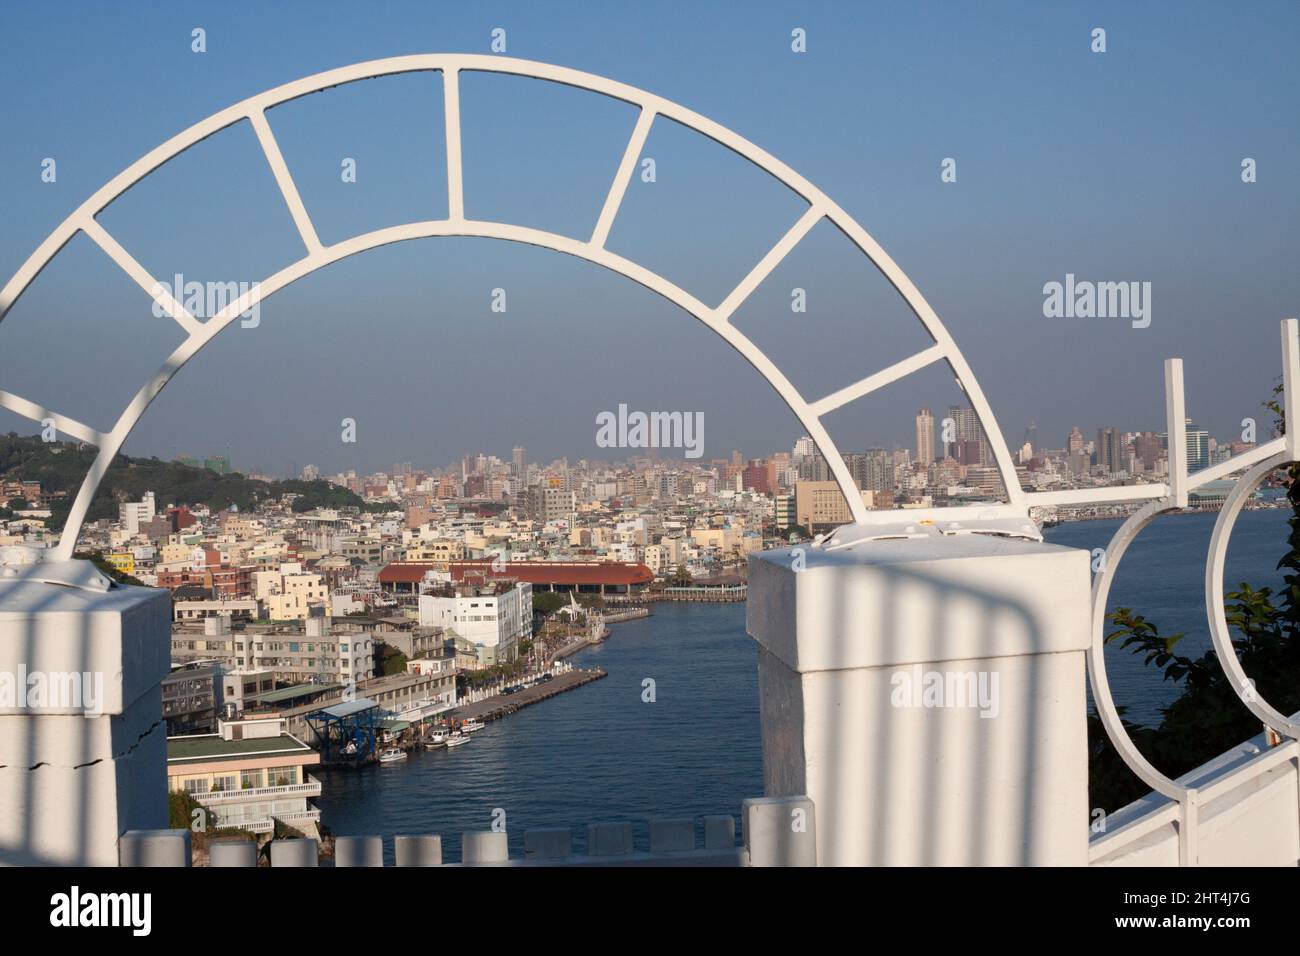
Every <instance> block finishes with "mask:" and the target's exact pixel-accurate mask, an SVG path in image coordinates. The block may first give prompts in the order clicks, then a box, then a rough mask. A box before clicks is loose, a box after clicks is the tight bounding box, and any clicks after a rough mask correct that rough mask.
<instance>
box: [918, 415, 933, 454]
mask: <svg viewBox="0 0 1300 956" xmlns="http://www.w3.org/2000/svg"><path fill="white" fill-rule="evenodd" d="M916 460H917V463H918V464H921V465H929V464H932V463H933V462H934V416H933V415H931V414H930V409H928V408H925V407H922V408H921V410H920V411H919V412H917V413H916Z"/></svg>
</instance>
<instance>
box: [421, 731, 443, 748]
mask: <svg viewBox="0 0 1300 956" xmlns="http://www.w3.org/2000/svg"><path fill="white" fill-rule="evenodd" d="M445 746H447V735H446V734H445V733H444V732H443V731H441V730H435V731H434V732H433V733H431V734H429V736H428V738H427V739H426V740H425V741H424V749H425V750H437V749H438V748H439V747H445Z"/></svg>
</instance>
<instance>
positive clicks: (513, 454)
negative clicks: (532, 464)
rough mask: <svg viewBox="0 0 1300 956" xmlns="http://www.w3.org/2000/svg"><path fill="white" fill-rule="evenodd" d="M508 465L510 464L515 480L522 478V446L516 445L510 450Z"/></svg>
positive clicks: (524, 464)
mask: <svg viewBox="0 0 1300 956" xmlns="http://www.w3.org/2000/svg"><path fill="white" fill-rule="evenodd" d="M510 463H511V469H512V473H513V474H514V476H515V477H516V478H523V477H524V469H525V467H526V462H525V460H524V448H523V446H522V445H516V446H515V447H514V448H513V449H511V451H510Z"/></svg>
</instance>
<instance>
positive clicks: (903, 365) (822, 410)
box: [812, 345, 947, 418]
mask: <svg viewBox="0 0 1300 956" xmlns="http://www.w3.org/2000/svg"><path fill="white" fill-rule="evenodd" d="M946 354H947V350H946V349H944V347H943V346H942V345H932V346H930V347H929V348H928V349H924V350H922V351H920V352H917V353H916V354H915V355H913V356H911V357H910V358H905V359H903V360H902V361H901V362H895V363H894V364H893V365H891V366H889V368H886V369H881V370H880V371H879V372H876V374H874V375H868V376H867V377H866V378H864V379H862V380H860V381H857V382H854V383H853V384H852V385H848V386H846V387H844V388H842V389H840V390H839V391H838V392H832V393H831V394H830V395H827V396H826V397H825V398H823V399H821V400H820V401H816V402H813V403H812V410H813V414H814V415H816V416H817V417H818V418H821V417H822V416H823V415H825V414H826V413H827V412H832V411H834V410H835V409H837V408H839V407H840V406H842V405H847V404H848V403H849V402H852V401H854V400H856V399H859V398H861V397H862V396H863V395H867V394H870V393H871V392H874V391H875V390H876V389H878V388H884V387H885V386H886V385H888V384H889V383H890V382H896V381H898V380H899V379H900V378H903V377H905V376H907V375H911V374H912V373H913V372H915V371H917V370H918V369H923V368H925V367H926V366H927V365H933V364H934V363H935V362H937V361H939V360H940V359H941V358H943V357H944V356H945V355H946Z"/></svg>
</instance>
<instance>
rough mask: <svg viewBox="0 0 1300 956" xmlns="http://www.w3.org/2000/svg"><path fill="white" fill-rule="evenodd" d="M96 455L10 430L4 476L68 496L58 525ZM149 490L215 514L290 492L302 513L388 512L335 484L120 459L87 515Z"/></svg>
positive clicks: (110, 513) (1, 448) (0, 456)
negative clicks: (36, 483)
mask: <svg viewBox="0 0 1300 956" xmlns="http://www.w3.org/2000/svg"><path fill="white" fill-rule="evenodd" d="M95 454H96V452H95V449H94V448H92V447H91V446H89V445H84V444H78V443H74V442H44V441H41V439H40V437H39V436H36V435H33V436H27V437H25V436H21V435H18V434H16V433H14V432H10V433H9V434H8V435H0V477H4V478H8V479H11V480H13V479H19V480H24V481H39V482H40V483H41V490H42V491H44V492H51V493H57V492H63V493H64V496H63V497H61V498H56V499H54V500H53V502H52V504H51V506H50V510H51V511H52V516H51V520H50V521H49V522H47V524H49V525H51V526H53V527H59V526H61V525H62V524H63V522H64V521H65V520H66V519H67V516H68V512H69V511H70V510H71V508H72V501H73V498H74V497H75V496H76V493H77V489H78V488H80V487H81V481H82V479H83V478H84V477H85V475H86V473H87V472H88V471H89V470H90V466H91V463H92V462H93V461H94V458H95ZM147 491H152V492H153V493H154V495H155V496H156V497H157V499H158V503H159V505H160V506H161V505H167V504H174V505H187V506H193V505H207V506H208V507H209V508H210V509H212V510H213V511H224V510H226V509H228V508H229V507H230V506H231V505H235V506H236V507H237V508H239V510H241V511H247V510H250V509H252V508H254V507H256V506H257V505H259V504H265V503H268V502H274V501H278V500H279V499H280V498H281V497H283V496H284V495H287V494H293V495H297V496H298V497H296V498H295V499H294V501H293V505H292V507H293V510H294V511H295V512H304V511H311V510H314V509H316V508H337V509H342V508H357V509H359V510H364V511H375V510H385V508H386V506H381V505H367V504H366V503H365V502H364V501H363V500H362V499H361V498H360V497H359V496H357V495H355V494H353V493H352V492H351V491H349V490H348V489H346V488H341V487H339V486H338V485H332V484H330V483H329V482H328V481H322V480H316V481H297V480H292V481H261V480H258V479H254V478H248V477H246V476H244V475H241V474H239V473H238V472H235V473H232V474H229V475H219V474H217V473H216V472H215V471H211V470H210V469H207V468H196V467H194V466H192V465H184V464H181V463H180V462H177V461H163V460H161V459H159V458H131V457H128V456H126V455H117V456H116V457H114V458H113V462H112V464H111V465H109V468H108V472H107V474H105V476H104V480H103V481H102V482H101V483H100V486H99V489H98V491H97V492H96V494H95V497H94V500H92V501H91V504H90V510H89V512H88V513H87V515H86V518H87V520H88V521H95V520H98V519H100V518H115V517H117V511H118V508H117V506H118V502H119V501H139V500H140V499H141V498H142V497H144V494H145V492H147Z"/></svg>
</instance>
